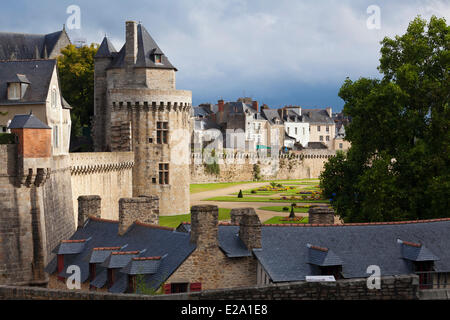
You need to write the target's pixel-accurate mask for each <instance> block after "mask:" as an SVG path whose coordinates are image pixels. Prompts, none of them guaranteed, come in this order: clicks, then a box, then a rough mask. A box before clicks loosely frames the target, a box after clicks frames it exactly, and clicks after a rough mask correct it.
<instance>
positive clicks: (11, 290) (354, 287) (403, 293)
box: [0, 275, 419, 300]
mask: <svg viewBox="0 0 450 320" xmlns="http://www.w3.org/2000/svg"><path fill="white" fill-rule="evenodd" d="M418 283H419V279H418V277H417V276H416V275H403V276H387V277H382V279H381V289H380V290H376V289H374V290H370V289H368V288H367V284H366V279H350V280H339V281H337V282H328V283H326V282H322V283H321V282H291V283H284V284H271V285H267V286H251V287H247V288H233V289H219V290H206V291H201V292H192V293H179V294H170V295H157V296H146V295H136V294H111V293H102V292H89V291H80V290H78V291H76V290H72V291H69V290H50V289H43V288H34V287H12V286H1V285H0V300H7V299H36V300H38V299H41V300H56V299H59V300H68V299H72V300H125V299H127V300H128V299H133V300H143V299H145V300H173V299H177V300H231V299H232V300H389V299H393V300H399V299H402V300H417V299H418V297H419V290H418Z"/></svg>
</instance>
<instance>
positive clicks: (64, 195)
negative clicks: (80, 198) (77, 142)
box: [0, 145, 75, 284]
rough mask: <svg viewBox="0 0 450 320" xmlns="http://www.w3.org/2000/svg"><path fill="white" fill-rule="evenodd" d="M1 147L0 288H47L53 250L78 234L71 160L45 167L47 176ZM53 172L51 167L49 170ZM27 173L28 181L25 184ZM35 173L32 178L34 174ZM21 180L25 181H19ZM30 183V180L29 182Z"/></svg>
mask: <svg viewBox="0 0 450 320" xmlns="http://www.w3.org/2000/svg"><path fill="white" fill-rule="evenodd" d="M32 162H33V159H31V162H25V161H19V160H18V155H17V145H0V283H3V284H13V283H14V284H42V283H45V281H46V276H45V275H44V273H43V267H44V266H45V265H46V264H47V262H48V261H49V260H50V259H51V258H52V253H51V250H52V249H53V248H54V247H55V246H56V244H57V243H58V242H59V241H60V240H61V239H64V238H67V237H68V236H70V235H71V234H72V233H73V232H74V231H75V224H74V221H73V207H72V201H71V196H72V195H71V193H72V191H71V181H70V170H69V159H68V156H55V157H52V158H49V159H48V161H46V162H45V163H46V167H45V168H42V169H39V168H37V170H44V169H45V170H46V171H45V172H46V173H45V176H40V175H39V172H37V174H36V168H32V169H31V171H29V170H28V169H29V167H28V165H26V166H25V168H22V169H21V168H20V166H21V165H22V164H25V163H27V164H30V163H32ZM47 166H48V167H47ZM22 173H26V174H27V175H28V176H27V179H25V183H22V182H23V181H24V180H23V179H22ZM31 173H32V174H31ZM19 175H20V177H19ZM29 178H31V180H29Z"/></svg>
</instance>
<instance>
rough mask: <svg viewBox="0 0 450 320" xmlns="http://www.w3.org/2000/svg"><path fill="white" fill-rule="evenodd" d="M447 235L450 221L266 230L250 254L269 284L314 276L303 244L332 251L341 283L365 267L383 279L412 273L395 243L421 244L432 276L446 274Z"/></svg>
mask: <svg viewBox="0 0 450 320" xmlns="http://www.w3.org/2000/svg"><path fill="white" fill-rule="evenodd" d="M219 228H227V227H219ZM449 230H450V219H448V220H445V221H431V222H413V223H411V222H410V223H407V222H405V223H396V224H389V223H387V224H367V225H358V224H356V225H352V224H347V225H345V224H344V225H334V226H333V225H330V226H312V225H304V226H299V227H296V226H270V225H269V226H263V228H262V237H261V238H262V250H257V249H255V250H253V253H254V254H255V256H256V257H257V259H258V260H259V261H260V263H261V264H262V265H263V267H264V269H265V270H266V272H267V273H268V275H269V276H270V278H271V279H272V280H273V281H274V282H283V281H297V280H304V279H305V276H307V275H314V272H315V271H314V270H315V269H314V266H313V265H312V264H310V263H308V262H309V261H310V260H309V250H310V249H309V248H308V247H307V246H306V245H307V244H308V243H313V244H314V245H317V246H320V247H325V248H328V249H329V250H332V252H333V253H334V254H335V255H336V256H338V257H339V259H341V261H342V274H343V276H344V278H364V277H367V276H369V275H368V274H367V273H366V270H367V267H368V266H369V265H378V266H380V268H381V270H382V273H383V274H384V275H401V274H410V273H413V270H414V269H413V266H412V265H411V262H410V261H409V260H408V259H404V257H403V254H402V247H401V246H402V244H399V243H398V242H397V239H398V238H400V239H409V240H410V241H414V242H420V243H422V244H423V245H426V247H427V248H429V249H430V251H432V252H433V254H434V255H436V257H439V260H437V261H435V262H434V268H435V271H437V272H450V232H449ZM229 232H230V233H232V232H235V231H234V230H232V231H229ZM280 262H282V263H280Z"/></svg>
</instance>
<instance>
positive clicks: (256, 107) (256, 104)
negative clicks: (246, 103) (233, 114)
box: [252, 101, 259, 112]
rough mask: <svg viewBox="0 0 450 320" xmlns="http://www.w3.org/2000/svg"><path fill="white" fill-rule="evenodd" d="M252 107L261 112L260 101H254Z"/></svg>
mask: <svg viewBox="0 0 450 320" xmlns="http://www.w3.org/2000/svg"><path fill="white" fill-rule="evenodd" d="M252 107H253V109H255V110H256V112H259V104H258V101H252Z"/></svg>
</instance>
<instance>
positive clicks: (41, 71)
mask: <svg viewBox="0 0 450 320" xmlns="http://www.w3.org/2000/svg"><path fill="white" fill-rule="evenodd" d="M55 68H56V60H53V59H47V60H21V61H0V70H1V72H0V105H17V104H36V103H39V104H44V103H45V101H46V100H47V95H48V90H49V85H50V80H51V78H52V75H53V70H54V69H55ZM18 74H19V75H23V76H25V77H26V79H27V80H28V83H30V85H29V87H28V88H27V90H26V92H25V95H24V96H23V98H21V99H19V100H8V92H7V88H8V87H7V86H8V82H15V81H14V80H15V79H18V76H17V75H18Z"/></svg>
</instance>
